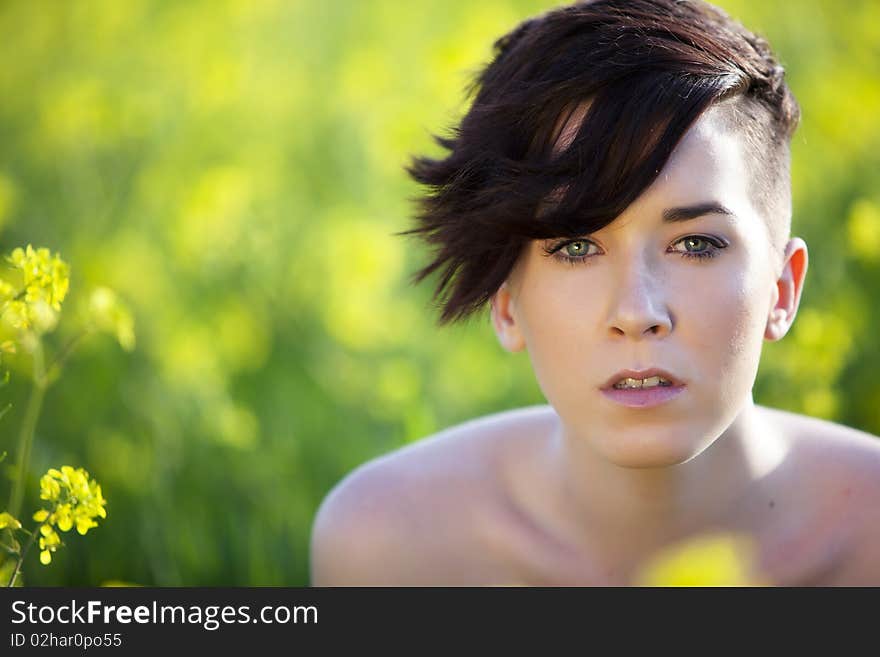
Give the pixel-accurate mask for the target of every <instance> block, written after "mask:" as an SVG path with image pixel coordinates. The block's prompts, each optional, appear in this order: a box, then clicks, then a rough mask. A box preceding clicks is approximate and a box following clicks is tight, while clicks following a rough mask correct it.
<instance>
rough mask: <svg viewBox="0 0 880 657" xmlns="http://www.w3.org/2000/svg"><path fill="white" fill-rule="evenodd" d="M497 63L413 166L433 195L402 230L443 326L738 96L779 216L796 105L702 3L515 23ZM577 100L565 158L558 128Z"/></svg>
mask: <svg viewBox="0 0 880 657" xmlns="http://www.w3.org/2000/svg"><path fill="white" fill-rule="evenodd" d="M494 52H495V56H494V59H493V60H492V61H491V62H490V63H489V64H488V65H487V66H486V67H485V68H484V69H482V70H481V71H480V72H479V73H478V74H477V76H476V78H475V80H474V82H473V83H472V84H471V86H470V87H469V89H468V95H469V96H474V95H475V98H474V100H473V103H472V104H471V106H470V108H469V110H468V111H467V113H466V114H465V116H464V118H463V119H462V120H461V122H460V124H459V125H457V126H455V127H453V128H452V130H451V134H450V136H435V138H434V139H435V140H436V141H437V142H438V143H439V144H440V145H441V146H443V147H444V148H445V149H446V150H448V151H449V152H448V155H447V156H446V157H444V158H442V159H433V158H428V157H414V158H413V160H412V162H411V163H410V165H409V166H408V167H407V171H408V172H409V174H410V175H411V176H412V177H413V178H414V179H415V180H416V181H418V182H419V183H422V184H423V185H425V186H427V188H428V191H427V193H426V194H425V195H424V196H423V197H421V198H419V199H417V200H418V209H419V210H418V213H417V216H416V223H417V226H416V227H415V228H413V229H410V230H407V231H403V232H401V233H398V234H399V235H416V236H418V237H420V238H422V239H424V240H425V241H426V242H427V243H428V244H429V245H431V246H432V247H433V248H434V253H433V255H434V259H433V260H432V261H431V262H430V263H429V264H428V265H427V266H425V267H424V268H422V269H421V270H419V271H417V272H416V273H415V274H414V275H413V278H412V280H413V282H414V283H419V282H420V281H422V280H423V279H424V278H426V277H427V276H429V275H430V274H432V273H433V272H435V271H437V270H440V279H439V282H438V284H437V287H436V290H435V292H434V299H435V301H438V302H439V305H440V307H441V309H442V312H441V314H440V318H439V323H440V324H441V325H442V324H446V323H448V322H452V321H457V320H460V319H463V318H466V317H468V316H470V315H472V314H473V313H474V312H475V311H477V310H479V309H480V307H481V306H483V305H484V304H485V303H486V302H487V301H488V300H489V299H490V298H491V297H492V295H493V294H494V293H495V292H496V291H497V290H498V288H499V287H500V286H501V284H502V283H503V282H504V281H505V279H506V278H507V277H508V275H509V273H510V271H511V270H512V268H513V266H514V265H515V264H516V261H517V259H518V258H519V255H520V253H521V251H522V248H523V246H524V245H525V244H527V243H528V242H529V241H530V240H534V239H548V238H553V237H580V236H583V235H588V234H590V233H593V232H595V231H597V230H599V229H601V228H603V227H604V226H606V225H608V224H609V223H611V222H612V221H613V220H614V219H615V218H616V217H617V216H618V215H619V214H621V213H622V212H623V211H624V210H625V209H626V208H627V206H629V205H630V203H632V202H633V201H634V200H635V199H636V198H638V196H639V195H640V194H641V193H642V192H643V191H644V190H645V189H646V188H647V187H648V186H649V185H650V184H651V183H652V182H653V180H654V179H655V178H656V176H657V175H658V173H659V172H660V170H661V169H662V168H663V166H664V164H665V162H666V161H667V159H668V158H669V156H670V155H671V153H672V151H673V150H674V148H675V146H676V144H677V143H678V142H679V141H680V139H681V138H682V136H683V135H684V133H685V132H686V131H687V129H688V128H689V127H690V126H691V124H692V123H693V122H694V121H695V120H696V118H697V117H698V116H699V115H700V114H701V113H702V112H703V111H705V110H706V109H707V108H708V107H709V106H710V105H712V104H713V103H716V102H719V101H722V100H726V99H730V98H734V99H735V101H734V104H735V106H736V111H735V113H734V116H735V117H736V118H735V120H736V122H737V125H738V127H741V128H742V129H743V135H744V137H745V138H746V143H747V144H748V148H749V151H750V152H751V153H752V154H753V155H754V157H752V158H751V159H752V161H753V164H754V167H753V169H754V171H753V174H754V181H755V183H756V185H755V187H756V193H755V200H756V205H757V206H758V207H759V208H760V209H762V210H763V211H764V212H766V213H768V215H769V214H773V213H776V214H780V213H781V214H786V213H785V209H784V208H782V209H780V199H784V200H788V198H789V197H788V196H787V195H788V194H790V191H789V189H790V180H789V169H788V161H789V151H788V149H789V142H790V140H791V135H792V133H793V132H794V130H795V127H796V126H797V122H798V118H799V109H798V106H797V102H796V101H795V99H794V97H793V95H792V94H791V91H790V90H789V88H788V86H787V85H786V84H785V82H784V79H783V78H784V71H783V69H782V67H781V66H780V65H779V63H778V62H777V60H776V59H775V57H774V56H773V54H772V53H771V51H770V49H769V47H768V45H767V43H766V42H765V41H764V40H763V39H761V38H760V37H757V36H755V35H754V34H752V33H751V32H749V31H748V30H746V29H745V28H744V27H742V26H741V25H740V24H739V23H737V22H735V21H733V20H732V19H731V18H730V17H729V16H727V15H726V14H725V13H724V12H722V11H721V10H719V9H717V8H715V7H713V6H711V5H708V4H706V3H704V2H701V1H699V0H595V1H592V2H578V3H576V4H574V5H571V6H566V7H561V8H558V9H555V10H553V11H550V12H548V13H546V14H543V15H541V16H538V17H536V18H532V19H530V20H527V21H525V22H523V23H522V24H520V25H519V26H518V27H517V28H516V29H514V30H513V31H512V32H510V33H509V34H507V35H505V36H503V37H501V38H500V39H498V40H497V41H496V42H495V45H494ZM586 101H589V102H590V105H589V110H588V112H587V114H586V116H585V118H584V119H583V121H582V122H581V124H580V126H579V127H578V128H577V132H576V134H575V135H574V138H573V140H572V141H571V143H570V144H568V145H566V147H565V148H563V149H559V148H558V144H557V140H558V139H559V135H558V134H557V133H558V131H559V126H560V124H564V123H565V120H562V121H561V119H566V117H567V116H570V115H571V113H572V112H573V111H574V110H575V108H576V107H577V106H578V105H580V104H582V103H584V102H586ZM783 205H784V204H783ZM789 205H790V201H789ZM787 216H788V217H789V218H790V208H789V210H788V215H787ZM786 232H787V229H786ZM771 233H772V230H771Z"/></svg>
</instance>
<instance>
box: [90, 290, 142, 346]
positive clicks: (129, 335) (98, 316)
mask: <svg viewBox="0 0 880 657" xmlns="http://www.w3.org/2000/svg"><path fill="white" fill-rule="evenodd" d="M88 312H89V317H90V319H91V321H92V323H93V324H94V325H95V327H96V328H97V329H98V330H100V331H106V332H107V333H110V334H112V335H114V336H115V337H116V340H117V341H118V342H119V344H120V346H121V347H122V348H123V349H125V350H126V351H131V350H132V349H134V342H135V338H134V319H132V316H131V311H130V310H129V309H128V307H127V306H126V305H125V304H124V303H122V301H120V299H119V297H118V296H117V295H116V292H114V291H113V290H111V289H110V288H107V287H97V288H95V289H94V290H92V293H91V295H90V296H89V307H88Z"/></svg>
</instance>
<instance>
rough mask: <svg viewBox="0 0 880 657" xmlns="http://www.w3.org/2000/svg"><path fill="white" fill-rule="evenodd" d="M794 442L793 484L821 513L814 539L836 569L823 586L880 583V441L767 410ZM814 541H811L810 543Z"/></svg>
mask: <svg viewBox="0 0 880 657" xmlns="http://www.w3.org/2000/svg"><path fill="white" fill-rule="evenodd" d="M764 410H766V411H767V412H768V415H767V417H768V418H769V419H770V420H771V421H773V422H774V423H776V426H778V427H780V428H781V429H782V430H783V431H784V432H785V434H786V435H788V436H789V437H790V439H791V445H792V452H793V461H794V464H795V465H794V467H795V469H796V470H797V471H798V473H799V475H800V476H799V477H797V480H798V481H799V482H800V483H796V484H795V485H794V487H795V488H800V489H802V490H803V491H804V493H803V494H802V495H800V496H799V497H800V499H801V500H803V502H804V503H805V506H807V505H809V506H810V508H814V509H817V510H818V509H825V510H826V513H819V514H817V518H819V520H818V521H817V522H816V523H815V527H814V530H813V532H812V533H813V536H814V537H816V540H814V541H813V542H814V543H815V544H816V545H822V546H823V550H825V551H827V552H828V553H829V554H831V553H834V554H837V555H839V558H838V559H836V560H835V561H836V563H837V565H836V566H835V567H834V568H833V569H831V570H829V572H828V574H827V579H825V578H823V579H822V580H819V581H821V582H822V583H827V584H832V585H846V586H866V585H871V586H877V585H880V560H878V559H877V555H878V554H880V438H878V437H877V436H875V435H873V434H870V433H867V432H865V431H860V430H858V429H854V428H851V427H847V426H844V425H841V424H837V423H835V422H830V421H827V420H820V419H816V418H811V417H807V416H803V415H798V414H796V413H790V412H787V411H780V410H775V409H764ZM808 542H809V541H808Z"/></svg>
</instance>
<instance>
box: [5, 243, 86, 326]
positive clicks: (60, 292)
mask: <svg viewBox="0 0 880 657" xmlns="http://www.w3.org/2000/svg"><path fill="white" fill-rule="evenodd" d="M6 260H7V262H9V263H10V264H11V265H12V266H13V269H14V270H15V272H16V275H20V276H21V281H20V283H21V284H22V288H21V289H16V287H15V286H14V285H12V284H11V283H10V282H9V281H0V308H2V313H3V314H4V315H5V316H6V318H7V320H8V321H9V323H10V324H11V325H12V326H13V327H14V328H17V329H22V330H25V329H30V328H34V329H35V330H36V331H37V332H41V333H45V332H47V331H51V330H52V329H54V328H55V325H56V324H57V322H58V317H57V314H58V312H60V310H61V302H62V301H63V300H64V297H65V296H67V291H68V289H69V287H70V267H69V266H68V264H67V263H66V262H64V261H63V260H62V259H61V257H60V256H59V255H58V254H57V253H56V254H55V255H54V256H53V255H52V254H51V253H50V252H49V249H46V248H40V249H34V248H33V246H31V245H30V244H28V246H27V248H26V249H22V248H21V247H19V248H17V249H15V250H13V251H12V253H11V254H10V255H9V256H7V258H6ZM22 297H23V298H22Z"/></svg>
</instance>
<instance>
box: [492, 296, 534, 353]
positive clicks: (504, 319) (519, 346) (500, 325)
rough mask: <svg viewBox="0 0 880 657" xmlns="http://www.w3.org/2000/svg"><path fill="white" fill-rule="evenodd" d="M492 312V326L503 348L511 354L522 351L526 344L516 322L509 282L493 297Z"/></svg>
mask: <svg viewBox="0 0 880 657" xmlns="http://www.w3.org/2000/svg"><path fill="white" fill-rule="evenodd" d="M491 312H492V326H493V327H494V328H495V335H497V336H498V341H499V342H500V343H501V346H502V347H504V348H505V349H506V350H507V351H510V352H517V351H522V350H523V349H524V348H525V346H526V343H525V340H524V339H523V337H522V333H521V332H520V330H519V324H518V323H517V321H516V316H515V312H514V300H513V297H512V295H511V293H510V287H509V286H508V283H507V281H505V282H504V283H502V284H501V287H500V288H498V291H497V292H496V293H495V294H494V295H493V296H492V300H491Z"/></svg>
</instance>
